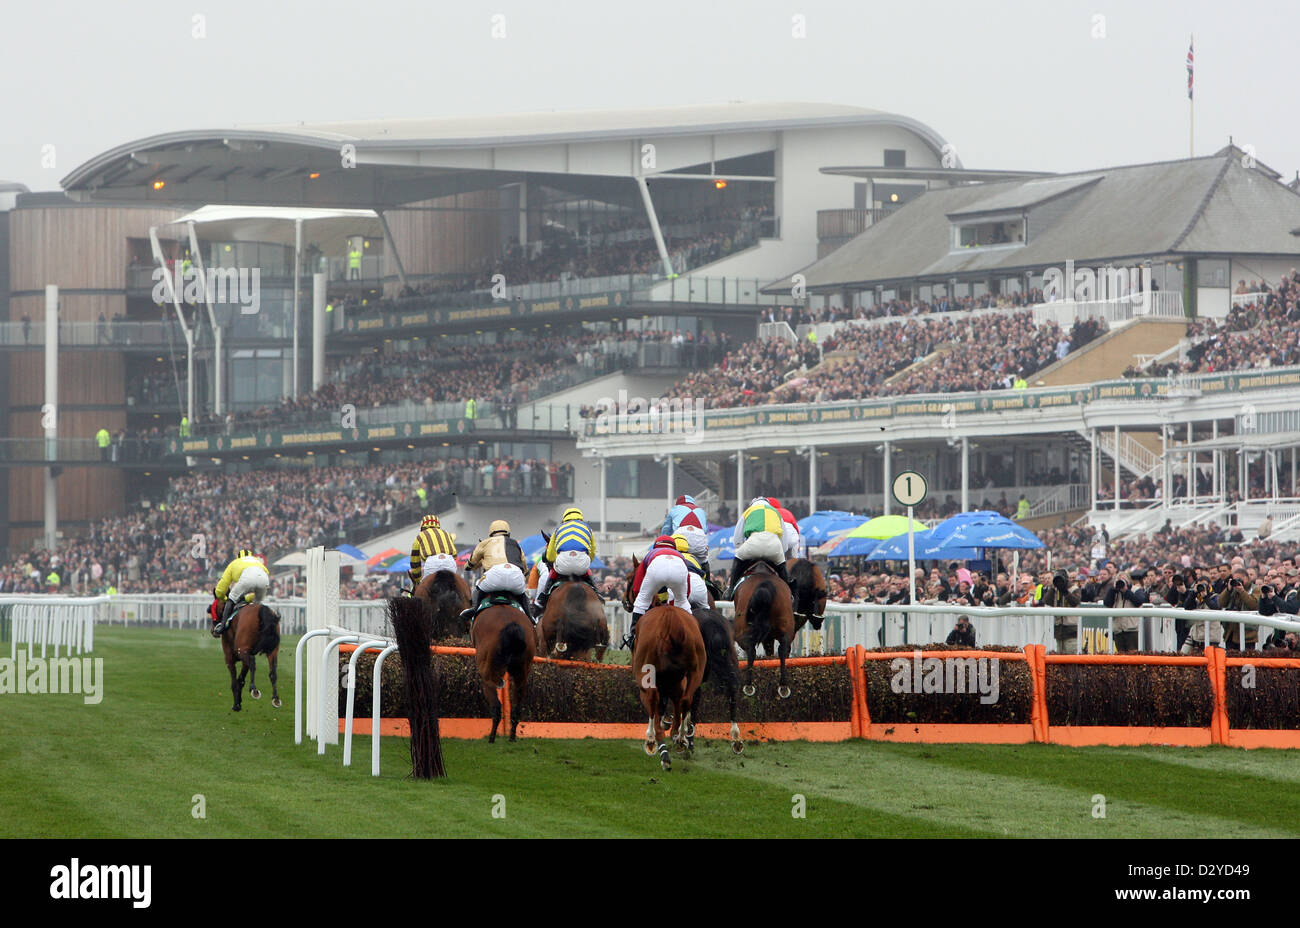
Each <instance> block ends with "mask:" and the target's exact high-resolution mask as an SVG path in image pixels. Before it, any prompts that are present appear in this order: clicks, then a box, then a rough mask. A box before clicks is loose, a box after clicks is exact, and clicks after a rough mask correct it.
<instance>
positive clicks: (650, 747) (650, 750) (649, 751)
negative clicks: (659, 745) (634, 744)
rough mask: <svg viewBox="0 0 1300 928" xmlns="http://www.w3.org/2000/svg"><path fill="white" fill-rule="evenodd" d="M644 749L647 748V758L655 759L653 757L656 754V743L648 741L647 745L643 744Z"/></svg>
mask: <svg viewBox="0 0 1300 928" xmlns="http://www.w3.org/2000/svg"><path fill="white" fill-rule="evenodd" d="M642 747H644V748H645V752H646V755H647V756H649V757H653V756H654V752H655V743H654V742H653V741H647V742H645V744H643V745H642Z"/></svg>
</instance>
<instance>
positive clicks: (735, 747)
mask: <svg viewBox="0 0 1300 928" xmlns="http://www.w3.org/2000/svg"><path fill="white" fill-rule="evenodd" d="M731 753H732V754H744V753H745V742H743V741H733V742H731Z"/></svg>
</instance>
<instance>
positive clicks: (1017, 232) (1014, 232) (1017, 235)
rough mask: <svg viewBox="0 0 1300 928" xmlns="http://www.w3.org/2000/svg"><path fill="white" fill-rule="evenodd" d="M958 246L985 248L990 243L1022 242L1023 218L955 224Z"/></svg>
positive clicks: (1023, 235) (1023, 238) (1008, 243)
mask: <svg viewBox="0 0 1300 928" xmlns="http://www.w3.org/2000/svg"><path fill="white" fill-rule="evenodd" d="M956 229H957V247H958V248H987V247H989V246H991V245H1014V244H1017V243H1020V244H1023V243H1024V241H1025V221H1024V220H1023V219H1009V220H998V221H996V222H979V223H973V224H971V225H964V226H957V227H956Z"/></svg>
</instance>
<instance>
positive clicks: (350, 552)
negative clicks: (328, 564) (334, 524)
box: [335, 545, 370, 561]
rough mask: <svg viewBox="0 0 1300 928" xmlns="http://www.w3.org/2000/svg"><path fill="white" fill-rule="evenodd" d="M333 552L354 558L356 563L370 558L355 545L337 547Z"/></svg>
mask: <svg viewBox="0 0 1300 928" xmlns="http://www.w3.org/2000/svg"><path fill="white" fill-rule="evenodd" d="M335 550H336V551H342V552H343V553H344V554H346V555H347V556H348V557H351V558H355V559H356V560H358V561H364V560H366V558H368V557H369V556H370V555H368V554H366V552H364V551H362V550H361V549H360V548H358V547H356V546H355V545H339V546H338V547H337V548H335Z"/></svg>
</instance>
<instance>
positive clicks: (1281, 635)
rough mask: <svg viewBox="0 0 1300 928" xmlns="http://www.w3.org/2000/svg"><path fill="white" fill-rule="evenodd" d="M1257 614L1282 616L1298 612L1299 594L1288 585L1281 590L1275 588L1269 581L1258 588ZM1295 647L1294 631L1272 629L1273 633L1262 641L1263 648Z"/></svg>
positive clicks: (1288, 649) (1286, 649)
mask: <svg viewBox="0 0 1300 928" xmlns="http://www.w3.org/2000/svg"><path fill="white" fill-rule="evenodd" d="M1259 614H1260V615H1278V614H1281V615H1283V616H1288V615H1297V614H1300V594H1298V593H1297V591H1296V590H1295V588H1294V587H1291V586H1290V585H1288V586H1287V587H1285V588H1284V589H1283V590H1279V589H1276V588H1275V587H1274V586H1273V585H1272V584H1271V583H1266V584H1264V585H1263V586H1262V587H1260V588H1259ZM1295 648H1296V634H1295V632H1287V631H1283V630H1282V629H1280V628H1276V629H1273V634H1271V635H1269V637H1268V638H1267V639H1266V640H1265V642H1264V650H1265V651H1268V650H1278V649H1280V650H1284V651H1293V650H1295Z"/></svg>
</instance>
